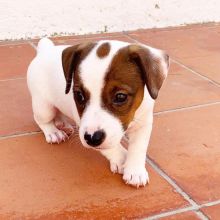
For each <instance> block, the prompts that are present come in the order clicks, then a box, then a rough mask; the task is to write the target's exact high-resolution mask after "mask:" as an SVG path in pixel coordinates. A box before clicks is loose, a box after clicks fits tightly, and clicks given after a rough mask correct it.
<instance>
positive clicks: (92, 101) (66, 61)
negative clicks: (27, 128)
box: [27, 38, 169, 187]
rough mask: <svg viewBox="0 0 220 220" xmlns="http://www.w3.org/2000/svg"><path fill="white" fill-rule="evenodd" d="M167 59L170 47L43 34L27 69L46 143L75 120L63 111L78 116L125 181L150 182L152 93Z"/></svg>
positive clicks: (88, 141) (83, 134)
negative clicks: (64, 41)
mask: <svg viewBox="0 0 220 220" xmlns="http://www.w3.org/2000/svg"><path fill="white" fill-rule="evenodd" d="M168 67H169V57H168V55H167V54H165V53H164V52H163V51H160V50H158V49H154V48H151V47H149V46H145V45H139V44H133V43H126V42H121V41H113V40H104V41H98V42H96V43H94V42H91V43H82V44H78V45H74V46H69V45H65V46H55V45H54V44H53V42H52V41H51V40H49V39H47V38H43V39H41V40H40V42H39V44H38V47H37V55H36V57H35V58H34V59H33V61H32V62H31V64H30V65H29V68H28V73H27V83H28V88H29V90H30V93H31V96H32V107H33V114H34V119H35V121H36V123H37V124H38V125H39V127H40V128H41V130H42V131H43V133H44V135H45V138H46V141H47V142H48V143H60V142H61V141H65V140H66V139H67V138H68V132H67V130H68V131H70V132H69V133H71V132H72V130H73V127H72V125H71V124H70V123H69V122H68V121H67V120H66V118H65V117H64V116H67V117H69V118H71V119H73V120H74V121H75V122H76V124H77V125H78V126H79V136H80V140H81V142H82V144H83V146H84V147H87V148H93V149H96V150H99V151H100V153H101V154H103V155H104V156H105V157H106V158H107V159H108V160H109V161H110V169H111V171H112V172H113V173H120V174H123V179H124V181H125V182H126V183H127V184H131V185H133V186H137V187H138V186H144V185H146V183H147V182H148V181H149V177H148V173H147V171H146V168H145V159H146V151H147V147H148V142H149V139H150V135H151V130H152V122H153V107H154V101H155V99H156V98H157V96H158V92H159V90H160V88H161V86H162V84H163V82H164V80H165V78H166V76H167V72H168ZM125 134H126V136H127V137H128V150H126V149H125V148H123V147H122V145H121V139H122V137H123V136H124V135H125Z"/></svg>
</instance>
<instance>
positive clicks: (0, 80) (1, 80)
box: [0, 77, 26, 82]
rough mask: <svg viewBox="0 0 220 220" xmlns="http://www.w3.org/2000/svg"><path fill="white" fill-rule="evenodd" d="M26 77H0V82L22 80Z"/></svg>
mask: <svg viewBox="0 0 220 220" xmlns="http://www.w3.org/2000/svg"><path fill="white" fill-rule="evenodd" d="M23 79H26V77H18V78H12V79H0V82H7V81H13V80H23Z"/></svg>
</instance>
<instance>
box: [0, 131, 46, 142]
mask: <svg viewBox="0 0 220 220" xmlns="http://www.w3.org/2000/svg"><path fill="white" fill-rule="evenodd" d="M40 133H42V131H31V132H25V133H20V134H12V135H2V136H0V140H5V139H8V138H15V137H22V136H27V135H35V134H40Z"/></svg>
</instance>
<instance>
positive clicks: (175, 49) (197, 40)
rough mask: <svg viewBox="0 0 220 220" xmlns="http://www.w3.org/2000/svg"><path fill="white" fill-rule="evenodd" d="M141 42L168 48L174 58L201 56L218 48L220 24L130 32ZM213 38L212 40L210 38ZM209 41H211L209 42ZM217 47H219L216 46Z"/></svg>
mask: <svg viewBox="0 0 220 220" xmlns="http://www.w3.org/2000/svg"><path fill="white" fill-rule="evenodd" d="M129 36H131V37H132V38H134V39H135V40H138V41H139V42H142V43H145V44H148V45H151V46H154V47H158V48H161V49H163V50H166V51H167V52H168V53H169V54H170V55H171V56H172V57H173V58H186V57H188V58H189V57H195V56H197V57H201V56H207V55H210V54H212V53H213V52H214V51H215V52H216V51H217V50H218V47H219V46H218V45H216V43H218V44H219V41H220V40H219V38H220V26H219V25H218V26H215V27H212V28H210V27H208V26H204V27H200V28H198V29H196V30H195V29H193V28H191V29H188V28H184V27H183V28H180V29H174V30H167V31H156V32H147V33H144V32H143V33H138V32H137V33H135V32H134V33H131V34H129ZM210 39H212V40H210ZM207 42H209V43H208V44H207ZM216 47H217V48H216Z"/></svg>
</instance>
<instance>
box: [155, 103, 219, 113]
mask: <svg viewBox="0 0 220 220" xmlns="http://www.w3.org/2000/svg"><path fill="white" fill-rule="evenodd" d="M219 104H220V101H218V102H210V103H205V104H199V105H192V106H187V107H181V108H175V109H170V110H164V111H159V112H155V113H154V115H161V114H166V113H172V112H179V111H184V110H191V109H198V108H202V107H208V106H213V105H219Z"/></svg>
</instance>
